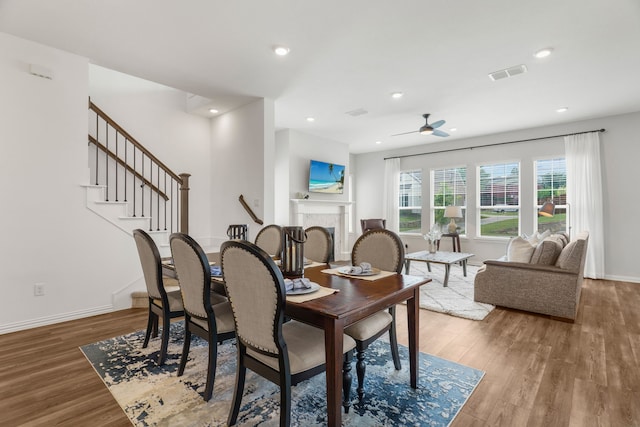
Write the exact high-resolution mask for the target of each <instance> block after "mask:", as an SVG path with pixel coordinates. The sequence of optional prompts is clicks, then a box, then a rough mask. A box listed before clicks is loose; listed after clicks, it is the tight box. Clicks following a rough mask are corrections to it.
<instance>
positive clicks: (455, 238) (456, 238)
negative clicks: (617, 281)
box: [437, 233, 462, 252]
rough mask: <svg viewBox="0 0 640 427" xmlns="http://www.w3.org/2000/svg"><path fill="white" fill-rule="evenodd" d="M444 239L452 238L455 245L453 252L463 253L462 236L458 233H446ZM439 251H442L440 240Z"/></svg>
mask: <svg viewBox="0 0 640 427" xmlns="http://www.w3.org/2000/svg"><path fill="white" fill-rule="evenodd" d="M442 237H451V242H452V244H453V250H452V252H462V250H461V247H460V235H459V234H458V233H445V234H443V235H442ZM437 249H438V250H440V240H438V247H437Z"/></svg>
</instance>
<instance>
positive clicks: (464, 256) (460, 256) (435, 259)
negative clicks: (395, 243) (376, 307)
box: [404, 251, 473, 287]
mask: <svg viewBox="0 0 640 427" xmlns="http://www.w3.org/2000/svg"><path fill="white" fill-rule="evenodd" d="M472 256H473V254H469V253H465V252H447V251H436V252H433V253H432V252H428V251H419V252H412V253H410V254H407V255H405V256H404V272H405V274H409V268H410V267H411V261H420V262H426V263H427V265H429V264H430V263H434V264H444V272H445V273H444V282H443V286H445V287H446V286H448V283H449V270H450V269H451V264H455V263H460V264H461V265H462V272H463V274H464V277H467V260H468V259H469V258H471V257H472ZM429 271H431V268H429Z"/></svg>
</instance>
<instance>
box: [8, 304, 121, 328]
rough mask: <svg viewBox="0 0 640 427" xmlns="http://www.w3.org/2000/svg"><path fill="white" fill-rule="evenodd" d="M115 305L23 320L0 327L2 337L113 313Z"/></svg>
mask: <svg viewBox="0 0 640 427" xmlns="http://www.w3.org/2000/svg"><path fill="white" fill-rule="evenodd" d="M112 311H114V310H113V305H104V306H102V307H93V308H88V309H86V310H78V311H72V312H70V313H61V314H56V315H53V316H46V317H39V318H37V319H30V320H23V321H21V322H14V323H7V324H4V325H0V335H2V334H7V333H9V332H17V331H22V330H25V329H31V328H37V327H39V326H47V325H53V324H55V323H61V322H66V321H68V320H76V319H82V318H85V317H91V316H97V315H98V314H105V313H111V312H112Z"/></svg>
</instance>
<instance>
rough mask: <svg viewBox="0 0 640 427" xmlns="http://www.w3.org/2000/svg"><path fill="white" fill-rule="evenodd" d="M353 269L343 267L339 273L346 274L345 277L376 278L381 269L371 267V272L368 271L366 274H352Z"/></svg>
mask: <svg viewBox="0 0 640 427" xmlns="http://www.w3.org/2000/svg"><path fill="white" fill-rule="evenodd" d="M350 271H351V267H341V268H339V269H338V273H340V274H344V275H345V276H356V277H357V276H375V275H376V274H379V273H380V269H379V268H374V267H371V271H367V272H364V273H350Z"/></svg>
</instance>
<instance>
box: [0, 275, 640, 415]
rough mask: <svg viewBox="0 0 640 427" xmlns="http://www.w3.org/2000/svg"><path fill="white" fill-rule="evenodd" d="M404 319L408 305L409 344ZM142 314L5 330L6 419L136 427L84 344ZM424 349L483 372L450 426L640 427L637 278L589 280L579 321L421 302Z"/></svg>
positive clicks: (401, 329)
mask: <svg viewBox="0 0 640 427" xmlns="http://www.w3.org/2000/svg"><path fill="white" fill-rule="evenodd" d="M405 319H406V316H405V310H404V306H399V307H398V322H399V324H398V334H399V336H398V339H399V342H400V343H402V344H406V326H405ZM145 322H146V309H130V310H124V311H119V312H116V313H110V314H105V315H101V316H95V317H91V318H87V319H81V320H75V321H71V322H65V323H59V324H56V325H51V326H45V327H41V328H36V329H31V330H27V331H21V332H15V333H11V334H5V335H1V336H0V414H1V415H0V424H1V425H2V426H18V425H25V426H27V425H28V426H54V425H68V426H84V425H86V426H128V425H130V423H129V421H128V419H127V417H126V416H125V415H124V413H123V412H122V410H121V409H120V407H119V406H118V404H117V403H116V401H115V400H114V399H113V397H111V394H110V393H109V391H108V390H107V388H106V387H105V386H104V385H103V383H102V381H101V380H100V378H98V376H97V375H96V373H95V372H94V371H93V368H91V366H90V365H89V363H88V362H87V361H86V360H85V358H84V356H83V355H82V353H81V352H80V350H79V349H78V346H81V345H84V344H88V343H92V342H95V341H99V340H102V339H106V338H110V337H113V336H117V335H122V334H125V333H128V332H132V331H136V330H140V329H143V328H144V327H145ZM154 344H157V343H152V344H150V345H154ZM420 349H421V351H423V352H427V353H431V354H434V355H436V356H440V357H443V358H446V359H449V360H453V361H456V362H459V363H462V364H465V365H467V366H472V367H474V368H478V369H482V370H484V371H486V375H485V377H484V378H483V380H482V381H481V382H480V385H479V386H478V388H477V389H476V390H475V392H474V393H473V395H472V396H471V398H470V399H469V401H468V402H467V404H466V405H465V406H464V408H463V409H462V411H461V413H460V414H459V415H458V417H457V418H456V420H455V421H454V422H453V424H452V427H467V426H545V427H549V426H571V427H573V426H575V427H577V426H580V427H582V426H612V427H613V426H615V427H618V426H640V284H634V283H624V282H612V281H606V280H600V281H591V280H586V281H585V284H584V287H583V292H582V298H581V302H580V309H579V313H578V319H577V320H576V322H575V323H573V324H571V323H566V322H561V321H558V320H553V319H549V318H547V317H544V316H538V315H534V314H531V313H525V312H519V311H515V310H507V309H501V308H497V309H496V310H494V311H493V312H492V313H491V314H490V315H489V316H488V317H487V318H486V319H485V320H484V321H481V322H477V321H473V320H465V319H460V318H456V317H451V316H447V315H444V314H439V313H434V312H430V311H425V310H421V312H420Z"/></svg>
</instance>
